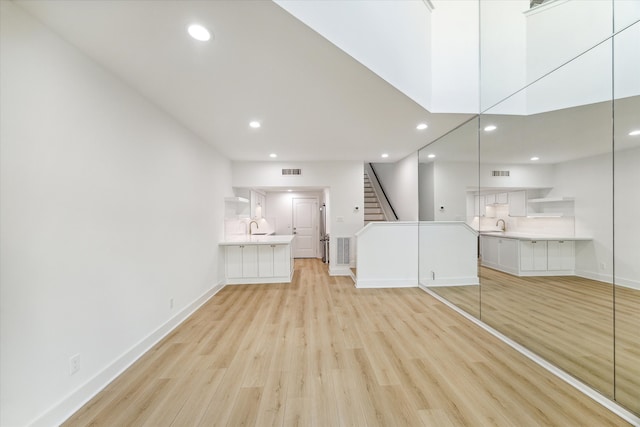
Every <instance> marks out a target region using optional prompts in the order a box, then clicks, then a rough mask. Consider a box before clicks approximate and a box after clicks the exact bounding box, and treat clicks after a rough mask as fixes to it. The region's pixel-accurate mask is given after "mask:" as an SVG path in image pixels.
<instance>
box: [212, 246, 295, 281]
mask: <svg viewBox="0 0 640 427" xmlns="http://www.w3.org/2000/svg"><path fill="white" fill-rule="evenodd" d="M294 237H295V236H293V235H237V236H231V237H228V238H227V239H226V240H225V241H224V242H221V243H220V246H222V247H224V255H225V276H226V284H228V285H240V284H257V283H290V282H291V278H292V276H293V249H292V247H291V245H292V243H293V239H294Z"/></svg>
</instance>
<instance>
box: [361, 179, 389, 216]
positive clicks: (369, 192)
mask: <svg viewBox="0 0 640 427" xmlns="http://www.w3.org/2000/svg"><path fill="white" fill-rule="evenodd" d="M386 220H387V218H386V217H385V215H384V212H383V210H382V207H381V206H380V201H379V200H378V196H376V193H375V191H374V189H373V185H372V184H371V180H370V179H369V175H368V174H367V172H365V173H364V224H365V225H367V224H368V223H370V222H374V221H386Z"/></svg>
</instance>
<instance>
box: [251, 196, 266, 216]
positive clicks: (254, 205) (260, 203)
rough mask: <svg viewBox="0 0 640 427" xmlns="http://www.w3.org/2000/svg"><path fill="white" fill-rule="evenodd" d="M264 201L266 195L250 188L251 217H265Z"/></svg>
mask: <svg viewBox="0 0 640 427" xmlns="http://www.w3.org/2000/svg"><path fill="white" fill-rule="evenodd" d="M266 202H267V197H266V195H265V194H264V193H262V192H260V191H255V190H251V218H264V217H265V215H266V214H267V210H266V205H267V203H266ZM258 208H259V209H258Z"/></svg>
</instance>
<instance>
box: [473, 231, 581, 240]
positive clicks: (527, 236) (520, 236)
mask: <svg viewBox="0 0 640 427" xmlns="http://www.w3.org/2000/svg"><path fill="white" fill-rule="evenodd" d="M480 235H481V236H492V237H504V238H506V239H517V240H593V238H592V237H579V236H563V235H552V234H532V233H518V232H512V231H481V232H480Z"/></svg>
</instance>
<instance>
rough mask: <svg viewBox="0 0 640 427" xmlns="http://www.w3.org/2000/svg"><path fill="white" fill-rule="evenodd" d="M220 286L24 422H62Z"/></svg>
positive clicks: (33, 424) (40, 424)
mask: <svg viewBox="0 0 640 427" xmlns="http://www.w3.org/2000/svg"><path fill="white" fill-rule="evenodd" d="M224 286H225V285H224V282H219V283H218V284H216V285H215V286H214V287H212V288H211V289H209V290H208V291H207V292H205V293H204V294H202V295H201V296H200V297H198V298H197V299H196V300H195V301H193V302H192V303H191V304H189V305H188V306H186V307H185V308H184V309H182V310H181V311H180V312H179V313H177V314H176V315H175V316H173V317H172V318H170V319H169V320H167V322H165V323H164V324H163V325H161V326H160V327H158V328H157V329H156V330H155V331H153V332H152V333H151V334H149V335H148V336H147V337H146V338H143V339H142V340H141V341H139V342H138V343H137V344H135V345H134V346H133V347H131V348H130V349H129V350H127V351H126V352H125V353H124V354H122V355H121V356H120V357H118V358H117V359H116V360H114V361H113V363H111V364H110V365H108V366H107V367H105V368H104V369H103V370H102V371H101V372H98V373H97V374H96V375H95V376H94V377H93V378H91V379H89V380H88V381H87V382H85V383H84V384H83V385H81V386H80V387H78V388H77V389H75V390H74V391H73V392H71V393H70V394H68V395H67V396H65V397H64V398H62V400H60V401H59V402H58V403H56V404H55V405H53V406H52V407H51V408H49V409H48V410H47V411H46V412H45V413H44V414H42V415H41V416H39V417H38V418H36V419H35V420H33V421H32V422H31V423H29V424H28V425H29V426H32V427H38V426H43V427H45V426H52V425H60V424H62V423H63V422H64V421H65V420H67V419H68V418H69V417H71V416H72V415H73V414H74V413H76V412H77V411H78V410H79V409H80V408H82V407H83V406H84V405H85V404H86V403H87V402H89V400H91V399H92V398H93V397H95V396H96V395H97V394H98V393H100V392H101V391H102V390H103V389H104V388H105V387H106V386H107V385H109V384H110V383H111V382H112V381H113V380H115V379H116V378H117V377H118V376H119V375H121V374H122V373H123V372H124V371H125V370H127V369H128V368H129V367H130V366H131V365H133V364H134V363H135V362H136V361H137V360H138V359H139V358H140V357H142V356H143V355H144V354H145V353H147V352H148V351H149V350H150V349H151V348H153V346H155V345H156V344H157V343H159V342H160V341H161V340H162V339H163V338H164V337H166V336H167V335H169V334H170V333H171V332H172V331H173V330H174V329H175V328H177V327H178V326H180V324H181V323H182V322H184V321H185V320H187V319H188V318H189V317H190V316H191V315H192V314H193V313H194V312H195V311H196V310H198V309H199V308H200V307H201V306H202V305H203V304H204V303H206V302H207V301H208V300H209V299H211V297H213V296H214V295H215V294H217V293H218V292H219V291H220V290H221V289H223V288H224Z"/></svg>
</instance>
